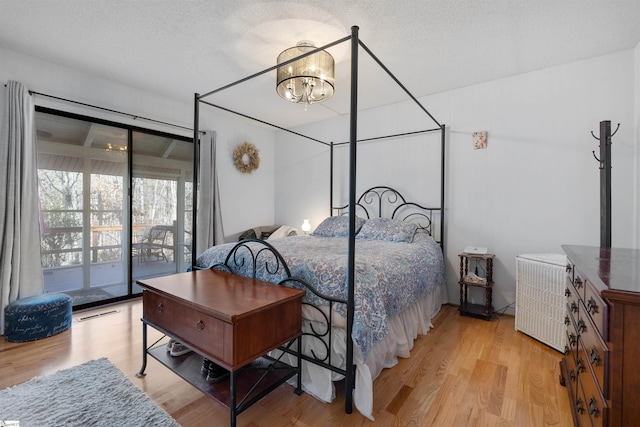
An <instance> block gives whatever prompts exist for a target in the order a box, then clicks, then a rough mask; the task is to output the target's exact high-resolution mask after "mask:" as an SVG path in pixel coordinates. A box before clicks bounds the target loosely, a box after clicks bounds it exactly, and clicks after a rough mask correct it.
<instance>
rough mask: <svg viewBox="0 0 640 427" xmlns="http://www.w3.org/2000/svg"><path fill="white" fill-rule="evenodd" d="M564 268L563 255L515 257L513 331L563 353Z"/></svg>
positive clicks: (564, 338) (564, 334)
mask: <svg viewBox="0 0 640 427" xmlns="http://www.w3.org/2000/svg"><path fill="white" fill-rule="evenodd" d="M566 265H567V257H566V255H563V254H522V255H518V256H517V257H516V322H515V327H516V330H518V331H521V332H524V333H525V334H527V335H529V336H531V337H533V338H535V339H537V340H538V341H541V342H543V343H544V344H547V345H548V346H550V347H553V348H554V349H556V350H558V351H560V352H563V353H564V348H565V344H566V341H567V336H566V333H565V331H566V326H565V324H564V318H565V315H566V297H565V295H564V291H565V288H566Z"/></svg>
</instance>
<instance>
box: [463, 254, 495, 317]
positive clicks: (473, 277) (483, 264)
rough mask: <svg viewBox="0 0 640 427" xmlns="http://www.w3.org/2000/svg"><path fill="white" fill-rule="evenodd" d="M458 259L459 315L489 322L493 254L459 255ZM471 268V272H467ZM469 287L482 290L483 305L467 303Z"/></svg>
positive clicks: (490, 314)
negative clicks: (483, 293)
mask: <svg viewBox="0 0 640 427" xmlns="http://www.w3.org/2000/svg"><path fill="white" fill-rule="evenodd" d="M458 256H459V257H460V280H459V281H458V283H459V284H460V308H459V310H460V314H461V315H463V316H471V317H478V318H481V319H485V320H491V317H492V316H493V305H492V298H493V258H494V257H495V255H494V254H470V253H461V254H458ZM470 264H471V265H470ZM470 268H471V271H469V270H470ZM469 286H472V287H477V288H481V289H484V292H485V304H484V305H481V304H471V303H469Z"/></svg>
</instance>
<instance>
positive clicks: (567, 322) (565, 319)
mask: <svg viewBox="0 0 640 427" xmlns="http://www.w3.org/2000/svg"><path fill="white" fill-rule="evenodd" d="M569 323H571V320H569V316H564V324H565V325H567V326H569Z"/></svg>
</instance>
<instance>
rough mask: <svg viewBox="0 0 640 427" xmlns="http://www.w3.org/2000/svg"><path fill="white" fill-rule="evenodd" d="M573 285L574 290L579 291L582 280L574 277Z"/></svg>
mask: <svg viewBox="0 0 640 427" xmlns="http://www.w3.org/2000/svg"><path fill="white" fill-rule="evenodd" d="M573 284H574V285H575V287H576V288H578V289H580V288H581V287H582V280H581V279H580V278H579V277H576V279H575V280H574V281H573Z"/></svg>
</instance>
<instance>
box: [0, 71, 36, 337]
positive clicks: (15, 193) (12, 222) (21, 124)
mask: <svg viewBox="0 0 640 427" xmlns="http://www.w3.org/2000/svg"><path fill="white" fill-rule="evenodd" d="M6 95H7V98H6V99H7V104H6V109H5V114H4V120H3V122H2V134H1V138H0V174H1V175H0V176H1V178H2V180H3V181H4V182H3V184H2V185H0V203H1V204H2V207H1V208H0V242H2V243H1V245H2V246H1V248H0V279H1V280H2V282H1V284H0V334H2V335H4V308H5V307H6V306H7V305H8V304H9V303H11V302H13V301H15V300H17V299H19V298H25V297H29V296H33V295H39V294H42V293H43V292H44V286H43V280H42V266H41V263H40V227H39V224H40V223H39V207H38V170H37V167H36V135H35V125H34V115H35V108H34V103H33V98H32V97H31V95H30V94H29V90H28V89H27V88H26V87H25V86H24V85H23V84H22V83H19V82H15V81H9V82H8V83H7V94H6Z"/></svg>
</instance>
